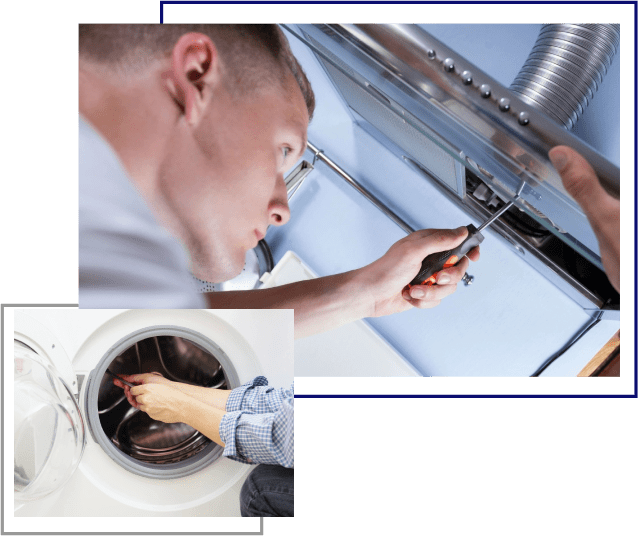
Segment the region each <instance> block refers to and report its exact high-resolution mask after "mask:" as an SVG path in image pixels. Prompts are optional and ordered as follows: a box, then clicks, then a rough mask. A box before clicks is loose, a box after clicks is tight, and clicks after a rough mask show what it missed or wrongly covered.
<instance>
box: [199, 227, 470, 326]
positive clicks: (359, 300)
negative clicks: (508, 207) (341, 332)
mask: <svg viewBox="0 0 638 536" xmlns="http://www.w3.org/2000/svg"><path fill="white" fill-rule="evenodd" d="M466 236H467V229H466V228H465V227H460V228H458V229H426V230H422V231H416V232H414V233H411V234H410V235H408V236H406V237H405V238H403V239H402V240H399V241H398V242H396V243H395V244H393V245H392V247H391V248H390V249H389V250H388V252H387V253H386V254H385V255H384V256H383V257H381V258H380V259H378V260H376V261H374V262H373V263H371V264H369V265H367V266H364V267H363V268H359V269H358V270H352V271H350V272H345V273H342V274H337V275H333V276H328V277H320V278H317V279H312V280H309V281H300V282H298V283H291V284H289V285H282V286H280V287H276V288H271V289H263V290H253V291H237V292H216V293H210V294H208V295H207V298H208V304H209V307H211V308H214V309H217V308H220V309H224V308H232V309H242V308H249V309H294V310H295V337H296V338H299V337H307V336H308V335H313V334H315V333H321V332H323V331H328V330H330V329H334V328H337V327H339V326H341V325H343V324H346V323H348V322H352V321H354V320H359V319H360V318H364V317H369V316H385V315H389V314H393V313H396V312H400V311H405V310H407V309H410V308H411V307H419V308H422V309H425V308H430V307H435V306H436V305H438V304H439V303H440V301H441V300H442V299H443V298H444V297H446V296H448V295H449V294H452V293H453V292H454V291H455V290H456V284H457V283H458V282H459V281H460V280H461V278H462V277H463V274H464V273H465V271H466V270H467V268H468V265H469V260H468V259H467V257H466V258H464V259H462V260H461V261H460V262H459V263H458V264H457V265H456V266H453V267H451V268H447V269H445V270H442V271H441V272H440V273H439V276H438V279H437V284H436V285H433V286H422V285H416V286H413V287H412V288H410V289H408V288H407V284H408V283H409V282H410V281H411V280H412V279H413V278H414V277H415V276H416V274H417V273H418V271H419V269H420V267H421V262H422V260H423V259H424V258H425V257H426V256H428V255H430V254H432V253H435V252H438V251H444V250H447V249H452V248H454V247H456V246H457V245H459V244H460V243H461V242H462V241H463V240H464V239H465V237H466ZM468 257H470V258H471V259H472V260H474V261H476V260H478V257H479V251H478V248H475V249H474V250H472V251H471V252H470V253H469V254H468ZM445 278H447V280H445Z"/></svg>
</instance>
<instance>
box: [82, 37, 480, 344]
mask: <svg viewBox="0 0 638 536" xmlns="http://www.w3.org/2000/svg"><path fill="white" fill-rule="evenodd" d="M79 81H80V88H79V89H80V91H79V97H80V113H81V122H80V306H81V307H98V308H99V307H135V308H141V307H166V308H177V307H205V306H206V305H209V306H211V307H214V308H215V307H216V308H224V307H232V308H293V309H294V310H295V336H296V337H302V336H306V335H310V334H313V333H317V332H320V331H325V330H328V329H332V328H334V327H337V326H339V325H341V324H344V323H347V322H350V321H353V320H356V319H359V318H363V317H367V316H381V315H387V314H392V313H395V312H399V311H403V310H406V309H409V308H411V307H420V308H428V307H434V306H436V305H438V303H439V302H440V300H441V299H443V298H444V297H446V296H448V295H449V294H451V293H452V292H454V291H455V290H456V284H457V283H458V281H459V280H460V279H461V277H462V276H463V274H464V273H465V271H466V269H467V267H468V264H469V260H468V259H467V258H464V259H463V260H462V261H461V262H460V263H459V264H458V265H457V266H454V267H451V268H447V269H446V270H444V271H442V272H440V274H439V277H438V279H437V285H434V286H429V287H428V286H419V285H417V286H414V287H412V288H410V289H408V288H407V286H406V285H407V283H408V282H410V281H411V280H412V278H413V277H414V276H415V275H416V273H417V272H418V270H419V268H420V265H421V261H422V260H423V258H424V257H426V256H427V255H429V254H431V253H434V252H437V251H442V250H446V249H450V248H453V247H455V246H456V245H458V244H459V243H460V242H462V241H463V239H464V238H465V236H466V234H467V231H466V230H465V228H464V227H461V228H459V229H456V230H432V229H428V230H422V231H417V232H415V233H412V234H410V235H409V236H407V237H405V238H404V239H402V240H400V241H398V242H397V243H396V244H394V245H393V246H392V247H391V248H390V250H389V251H388V252H387V253H386V254H385V255H384V256H383V257H381V258H380V259H378V260H377V261H375V262H373V263H371V264H370V265H368V266H365V267H363V268H360V269H358V270H353V271H351V272H347V273H344V274H338V275H334V276H330V277H327V278H319V279H316V280H312V281H304V282H300V283H295V284H291V285H286V286H282V287H277V288H273V289H267V290H258V291H246V292H224V293H217V294H212V295H210V298H209V302H208V304H207V303H206V302H205V301H204V297H203V296H202V295H198V294H197V293H196V292H195V291H194V289H191V287H190V281H189V277H190V276H189V269H190V270H191V271H192V273H193V274H194V275H195V276H197V277H199V278H201V279H205V280H207V281H211V282H219V281H225V280H228V279H231V278H232V277H234V276H235V275H237V274H238V273H239V272H240V271H241V269H242V267H243V264H244V259H245V254H246V251H247V250H248V249H251V248H253V247H255V245H256V244H257V242H258V240H259V239H261V238H262V237H263V236H264V234H265V232H266V229H267V227H268V225H283V224H285V223H286V222H287V221H288V219H289V218H290V211H289V209H288V204H287V196H286V188H285V183H284V173H286V172H287V171H288V170H289V169H291V167H292V166H293V165H294V164H295V162H296V161H297V160H298V159H299V158H300V157H301V155H302V154H303V152H304V150H305V146H306V130H307V127H308V122H309V120H310V118H311V117H312V112H313V110H314V96H313V94H312V90H311V88H310V84H309V83H308V81H307V79H306V77H305V75H304V74H303V71H302V69H301V67H300V66H299V64H298V63H297V61H296V60H295V58H294V56H293V55H292V53H291V52H290V48H289V46H288V43H287V41H286V39H285V37H284V36H283V34H282V32H281V30H279V28H277V27H276V26H261V25H247V26H242V25H229V26H221V25H131V26H127V25H81V26H80V77H79ZM478 256H479V252H478V248H476V249H475V250H473V251H472V252H470V254H469V258H470V259H472V260H477V259H478Z"/></svg>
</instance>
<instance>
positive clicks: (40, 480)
mask: <svg viewBox="0 0 638 536" xmlns="http://www.w3.org/2000/svg"><path fill="white" fill-rule="evenodd" d="M43 353H44V352H43V351H42V349H41V348H39V349H38V350H35V349H34V348H33V347H31V346H29V345H28V344H27V343H25V342H23V341H20V340H17V339H16V340H15V341H14V360H13V363H14V466H13V467H14V469H13V474H14V490H15V495H14V499H15V501H16V502H18V503H19V502H23V501H33V500H38V499H41V498H43V497H45V496H46V495H49V494H50V493H53V492H54V491H56V490H57V489H59V488H60V487H62V486H63V485H64V484H65V483H66V482H67V481H68V479H69V478H70V477H71V475H72V474H73V472H74V471H75V470H76V468H77V466H78V464H79V463H80V459H81V458H82V454H83V452H84V436H85V429H84V422H83V420H82V415H81V413H80V408H79V406H78V403H77V401H76V399H75V397H74V396H73V394H72V391H71V389H70V387H69V385H68V384H67V382H66V381H65V380H64V379H63V375H62V374H60V372H59V371H58V369H57V368H56V367H55V365H54V364H53V363H52V361H51V360H50V359H49V358H48V357H47V356H46V355H42V354H43Z"/></svg>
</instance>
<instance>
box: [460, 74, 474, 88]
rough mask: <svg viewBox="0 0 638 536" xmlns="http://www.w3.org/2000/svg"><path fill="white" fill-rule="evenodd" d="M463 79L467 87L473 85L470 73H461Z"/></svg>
mask: <svg viewBox="0 0 638 536" xmlns="http://www.w3.org/2000/svg"><path fill="white" fill-rule="evenodd" d="M461 78H462V79H463V83H464V84H465V85H466V86H469V85H470V84H471V83H472V73H471V72H470V71H463V72H462V73H461Z"/></svg>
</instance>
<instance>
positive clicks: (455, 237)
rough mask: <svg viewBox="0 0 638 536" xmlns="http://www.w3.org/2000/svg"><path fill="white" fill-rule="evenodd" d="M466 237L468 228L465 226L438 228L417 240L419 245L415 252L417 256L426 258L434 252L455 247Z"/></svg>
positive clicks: (416, 242)
mask: <svg viewBox="0 0 638 536" xmlns="http://www.w3.org/2000/svg"><path fill="white" fill-rule="evenodd" d="M466 238H467V228H466V227H465V226H461V227H458V228H457V229H436V231H435V232H433V233H432V234H429V235H427V236H425V237H423V238H422V239H419V240H418V241H417V240H415V245H418V247H416V248H415V250H414V252H413V253H414V255H415V257H416V258H421V259H424V258H425V257H427V256H428V255H431V254H432V253H437V252H439V251H445V250H447V249H452V248H455V247H456V246H458V245H459V244H460V243H461V242H463V240H465V239H466Z"/></svg>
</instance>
